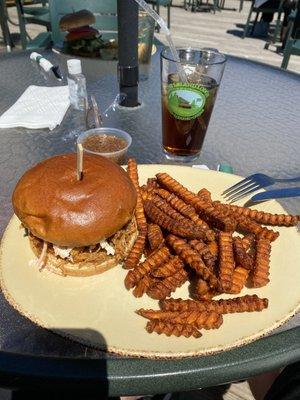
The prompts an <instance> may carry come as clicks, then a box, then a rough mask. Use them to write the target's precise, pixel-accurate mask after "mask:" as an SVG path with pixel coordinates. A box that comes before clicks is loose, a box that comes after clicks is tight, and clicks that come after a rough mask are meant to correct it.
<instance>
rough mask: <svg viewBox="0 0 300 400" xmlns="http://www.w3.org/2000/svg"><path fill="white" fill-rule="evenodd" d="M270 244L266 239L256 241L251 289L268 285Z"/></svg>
mask: <svg viewBox="0 0 300 400" xmlns="http://www.w3.org/2000/svg"><path fill="white" fill-rule="evenodd" d="M270 254H271V243H270V241H269V240H268V239H258V241H257V243H256V257H255V265H254V270H253V274H252V284H253V287H262V286H265V285H266V284H267V283H269V281H270V280H269V269H270Z"/></svg>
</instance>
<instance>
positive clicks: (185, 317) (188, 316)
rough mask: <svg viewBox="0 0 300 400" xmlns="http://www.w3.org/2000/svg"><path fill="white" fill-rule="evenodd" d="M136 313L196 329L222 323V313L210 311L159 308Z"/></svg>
mask: <svg viewBox="0 0 300 400" xmlns="http://www.w3.org/2000/svg"><path fill="white" fill-rule="evenodd" d="M137 314H139V315H141V316H142V317H144V318H147V319H150V320H151V319H157V320H160V321H170V322H172V323H175V324H188V325H192V326H195V327H196V328H198V329H201V328H203V329H218V328H219V327H220V326H221V325H222V323H223V318H222V315H220V314H218V313H216V312H214V311H212V312H207V311H199V310H196V309H194V310H187V311H161V310H144V309H141V310H138V311H137Z"/></svg>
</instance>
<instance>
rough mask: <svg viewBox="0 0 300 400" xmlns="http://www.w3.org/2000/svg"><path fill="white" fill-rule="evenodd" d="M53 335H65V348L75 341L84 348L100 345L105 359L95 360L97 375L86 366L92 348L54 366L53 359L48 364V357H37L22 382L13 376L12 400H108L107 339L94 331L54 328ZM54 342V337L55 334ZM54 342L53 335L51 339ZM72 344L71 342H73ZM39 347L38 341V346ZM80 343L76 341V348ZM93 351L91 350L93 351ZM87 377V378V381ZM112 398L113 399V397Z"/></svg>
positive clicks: (64, 359) (29, 365)
mask: <svg viewBox="0 0 300 400" xmlns="http://www.w3.org/2000/svg"><path fill="white" fill-rule="evenodd" d="M52 332H54V333H56V334H58V335H60V336H63V337H64V338H65V339H62V340H64V341H65V346H66V347H68V346H70V345H71V344H72V342H73V341H76V342H81V343H82V344H83V345H86V344H90V346H92V344H93V343H97V344H100V346H101V350H102V351H101V352H100V351H98V353H102V357H101V356H100V357H99V356H98V357H97V359H96V360H95V359H94V360H93V363H94V367H95V363H96V364H97V365H96V367H95V368H94V369H95V371H96V370H97V374H96V375H97V376H95V377H94V375H93V373H91V371H90V370H89V365H88V364H87V363H85V359H84V357H86V359H89V357H88V355H87V354H88V353H89V350H90V348H89V347H86V346H84V347H83V348H85V349H86V351H85V352H84V354H83V355H82V356H81V357H80V359H79V360H78V357H75V358H74V357H72V358H71V359H70V358H65V357H64V358H61V361H60V359H59V358H57V357H56V360H58V361H57V362H56V363H55V364H52V361H51V358H50V357H49V362H48V364H47V357H43V358H40V360H39V359H38V358H37V362H36V363H35V362H34V363H33V364H35V365H33V364H31V362H32V361H31V362H27V364H28V365H27V367H28V368H27V369H26V376H25V377H23V379H21V380H19V379H18V377H17V376H16V377H15V379H14V377H13V376H11V377H10V378H11V379H10V381H11V382H12V384H11V385H10V388H11V389H13V392H12V393H11V397H10V399H11V400H23V399H30V400H37V399H38V400H40V399H43V400H48V399H49V400H61V399H63V400H68V399H72V400H76V399H84V400H89V399H97V400H102V399H103V400H105V399H107V398H108V392H109V382H108V377H107V362H106V359H107V354H106V353H105V350H106V341H105V339H104V337H103V336H102V335H101V334H100V333H99V332H97V331H95V330H93V329H89V328H86V329H69V328H68V329H55V330H52ZM53 336H54V337H53V339H54V341H55V336H56V335H53ZM48 338H49V339H50V340H51V336H48ZM70 341H71V342H70ZM36 344H37V346H38V342H37V343H36ZM76 344H77V343H75V342H74V345H76ZM91 350H92V349H91ZM73 360H74V365H75V362H81V361H82V363H81V364H80V365H78V364H76V368H73V366H72V361H73ZM39 363H40V372H41V374H40V375H39V374H38V373H37V368H38V367H37V365H39ZM87 378H88V379H87ZM110 399H112V398H110Z"/></svg>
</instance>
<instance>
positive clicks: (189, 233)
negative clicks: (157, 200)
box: [144, 200, 205, 239]
mask: <svg viewBox="0 0 300 400" xmlns="http://www.w3.org/2000/svg"><path fill="white" fill-rule="evenodd" d="M144 208H145V212H146V214H147V216H148V217H149V219H150V220H151V221H152V222H154V223H155V224H157V225H159V226H161V227H162V228H164V229H166V230H167V231H169V232H171V233H174V234H176V235H179V236H182V237H186V238H190V239H202V238H203V236H204V235H205V233H204V232H203V231H202V230H201V229H199V228H198V227H197V226H192V225H191V224H190V223H189V222H190V221H187V220H186V219H185V218H184V219H183V220H180V221H178V220H174V219H172V218H171V217H169V216H168V215H167V214H166V213H164V212H163V211H161V210H160V209H159V208H158V207H156V205H155V204H154V203H153V202H151V201H149V200H145V201H144Z"/></svg>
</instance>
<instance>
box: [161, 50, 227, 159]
mask: <svg viewBox="0 0 300 400" xmlns="http://www.w3.org/2000/svg"><path fill="white" fill-rule="evenodd" d="M177 51H178V55H179V59H180V63H181V65H182V67H183V70H184V73H185V75H186V78H187V79H186V82H183V81H182V80H180V78H179V75H178V65H177V63H178V61H175V60H174V58H173V57H172V54H171V52H170V50H169V49H165V50H163V51H162V53H161V83H162V87H161V90H162V135H163V138H162V143H163V150H164V152H165V154H166V156H167V158H169V159H172V160H177V161H192V160H193V159H195V158H197V157H198V156H199V154H200V151H201V148H202V145H203V142H204V138H205V134H206V131H207V127H208V124H209V120H210V116H211V113H212V110H213V108H214V104H215V100H216V96H217V92H218V88H219V85H220V82H221V79H222V75H223V72H224V67H225V63H226V58H225V56H224V55H223V54H221V53H219V52H218V50H216V49H192V48H187V49H177Z"/></svg>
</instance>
